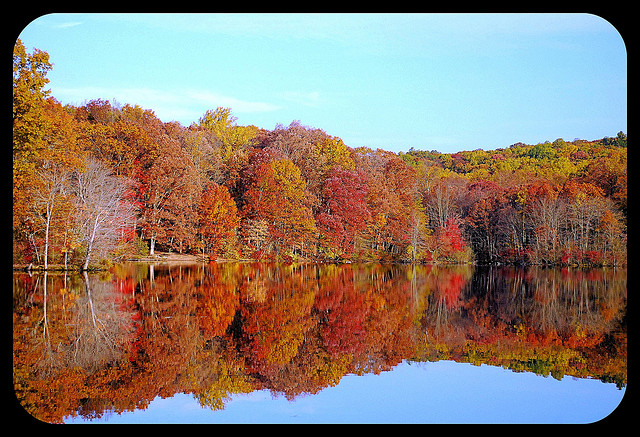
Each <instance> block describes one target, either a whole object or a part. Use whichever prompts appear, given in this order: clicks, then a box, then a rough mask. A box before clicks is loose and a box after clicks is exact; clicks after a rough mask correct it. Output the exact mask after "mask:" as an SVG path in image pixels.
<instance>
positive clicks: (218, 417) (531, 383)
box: [68, 361, 625, 423]
mask: <svg viewBox="0 0 640 437" xmlns="http://www.w3.org/2000/svg"><path fill="white" fill-rule="evenodd" d="M624 393H625V388H622V389H621V390H618V389H617V388H616V386H615V384H610V383H603V382H601V381H599V380H596V379H578V378H574V377H570V376H565V377H564V378H562V380H561V381H558V380H556V379H553V378H551V377H544V376H539V375H535V374H533V373H529V372H519V373H516V372H513V371H511V370H508V369H503V368H501V367H495V366H488V365H485V364H483V365H480V366H474V365H472V364H469V363H456V362H454V361H437V362H427V363H415V362H414V363H407V362H406V361H404V362H403V363H401V364H399V365H398V366H396V367H395V368H393V369H392V370H391V371H387V372H382V373H380V374H379V375H374V374H372V373H370V374H366V375H361V376H358V375H345V376H344V377H343V378H342V380H341V381H340V383H339V384H338V385H337V386H335V387H327V388H325V389H324V390H322V391H321V392H319V393H317V394H315V395H302V396H300V397H298V398H296V399H294V400H293V401H288V400H287V399H286V398H285V397H284V396H275V397H274V396H272V395H271V394H270V393H269V391H268V390H259V391H255V392H252V393H249V394H237V395H234V396H233V397H232V398H231V400H230V401H228V402H227V403H226V404H225V409H224V410H220V411H212V410H210V409H206V408H202V407H200V405H199V403H198V401H197V400H196V399H195V398H194V397H193V395H191V394H184V393H180V394H176V395H175V396H173V397H171V398H167V399H162V398H159V397H158V398H156V399H155V400H154V401H153V402H151V404H150V405H149V407H148V408H147V409H146V410H139V411H135V412H125V413H122V414H120V415H118V414H106V415H105V416H103V417H102V418H100V419H96V420H93V421H87V420H82V419H79V418H75V419H72V420H69V422H68V423H591V422H595V421H598V420H600V419H603V418H605V417H606V416H608V415H609V414H610V413H611V412H612V411H614V410H615V409H616V407H617V406H618V405H619V403H620V402H621V400H622V398H623V396H624Z"/></svg>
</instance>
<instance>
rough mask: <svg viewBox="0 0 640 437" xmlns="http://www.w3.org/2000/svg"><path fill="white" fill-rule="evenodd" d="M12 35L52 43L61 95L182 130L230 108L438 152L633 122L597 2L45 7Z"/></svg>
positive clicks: (578, 134) (268, 125) (619, 57)
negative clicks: (204, 9)
mask: <svg viewBox="0 0 640 437" xmlns="http://www.w3.org/2000/svg"><path fill="white" fill-rule="evenodd" d="M19 37H20V38H21V39H22V41H23V43H24V44H25V45H26V46H27V48H28V49H29V50H31V49H32V48H34V47H35V48H38V49H41V50H44V51H46V52H48V53H49V55H50V59H51V61H52V63H53V64H54V66H53V69H52V70H51V72H50V73H49V75H48V77H49V79H50V80H51V82H50V83H49V85H48V87H49V88H50V89H51V90H52V95H53V96H54V97H55V98H57V99H58V100H59V101H61V102H62V103H63V104H66V103H71V104H74V105H81V104H83V103H84V101H86V100H90V99H95V98H103V99H108V100H113V99H115V100H116V101H118V102H119V103H121V104H124V103H130V104H139V105H140V106H142V107H143V108H146V109H152V110H153V111H154V112H155V113H156V115H157V116H158V117H159V118H160V119H161V120H163V121H171V120H176V121H179V122H180V123H182V124H183V125H185V126H188V125H189V124H191V123H192V122H197V120H198V119H199V118H200V117H201V116H202V115H203V114H204V113H205V111H207V110H208V109H215V108H216V107H218V106H224V107H230V108H232V111H233V114H234V115H235V116H236V117H238V120H237V122H238V124H241V125H249V124H254V125H256V126H259V127H262V128H265V129H273V128H274V127H275V126H276V124H277V123H281V124H283V125H285V126H286V125H288V124H289V123H290V122H291V121H293V120H299V121H300V122H301V123H302V124H303V125H308V126H312V127H317V128H321V129H323V130H325V131H326V132H327V133H328V134H330V135H335V136H338V137H340V138H342V139H343V141H344V142H345V143H346V144H347V145H348V146H351V147H360V146H367V147H371V148H381V149H385V150H390V151H394V152H398V151H407V150H408V149H409V148H410V147H414V148H416V149H420V150H434V149H435V150H439V151H441V152H445V153H453V152H456V151H460V150H473V149H477V148H483V149H495V148H499V147H508V146H509V145H511V144H513V143H515V142H518V141H522V142H524V143H528V144H535V143H538V142H543V141H547V140H549V141H553V140H555V139H557V138H564V139H565V140H573V139H574V138H583V139H597V138H602V137H604V136H615V135H616V134H617V132H619V131H621V130H622V131H624V132H627V59H626V49H625V45H624V41H623V39H622V37H621V36H620V34H619V33H618V32H617V30H616V29H615V28H614V27H613V26H612V25H611V24H610V23H609V22H607V21H606V20H604V19H603V18H600V17H598V16H595V15H590V14H400V13H396V14H194V15H190V14H51V15H45V16H42V17H40V18H38V19H36V20H34V21H32V22H31V23H29V24H28V25H27V26H26V27H25V29H24V30H23V31H22V32H21V33H20V35H19Z"/></svg>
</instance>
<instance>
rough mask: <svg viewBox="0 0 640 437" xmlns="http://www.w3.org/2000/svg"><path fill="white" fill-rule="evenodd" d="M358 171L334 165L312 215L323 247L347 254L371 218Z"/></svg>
mask: <svg viewBox="0 0 640 437" xmlns="http://www.w3.org/2000/svg"><path fill="white" fill-rule="evenodd" d="M365 180H366V179H365V176H364V175H363V174H362V172H360V171H356V170H343V169H341V168H340V167H339V166H335V167H333V169H332V171H331V172H330V173H329V176H328V177H327V179H325V181H324V184H323V188H322V201H321V205H320V207H319V212H318V213H317V214H316V216H315V219H316V223H317V226H318V231H319V234H320V246H321V248H322V249H323V250H325V251H328V255H330V254H331V252H333V253H336V254H337V255H346V256H349V255H350V254H352V253H353V251H354V250H355V241H356V240H357V239H358V238H359V236H360V233H361V231H363V230H364V228H365V227H366V224H367V222H368V221H369V220H370V218H371V213H370V211H369V207H368V205H367V195H368V190H367V186H366V184H365Z"/></svg>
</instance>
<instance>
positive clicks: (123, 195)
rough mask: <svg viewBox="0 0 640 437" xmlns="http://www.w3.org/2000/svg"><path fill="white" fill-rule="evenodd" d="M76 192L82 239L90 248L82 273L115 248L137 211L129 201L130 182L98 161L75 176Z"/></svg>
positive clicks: (91, 163)
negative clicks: (91, 262) (94, 258)
mask: <svg viewBox="0 0 640 437" xmlns="http://www.w3.org/2000/svg"><path fill="white" fill-rule="evenodd" d="M74 189H75V194H76V196H77V202H78V205H77V221H78V233H79V240H80V241H81V242H82V243H84V244H85V245H86V253H85V255H84V261H83V265H82V270H87V269H88V267H89V261H90V260H91V257H92V256H94V255H96V256H100V255H106V254H107V253H108V252H109V251H110V250H112V249H113V248H114V247H115V245H116V243H117V240H118V237H119V236H120V235H121V233H122V229H123V228H124V227H126V226H127V225H128V224H130V223H131V222H132V221H133V220H134V218H135V213H136V208H135V205H134V204H133V203H131V202H130V201H129V200H128V199H127V197H128V183H127V181H126V179H124V178H122V177H118V176H114V175H112V172H111V170H110V169H109V168H107V167H106V166H105V165H104V164H102V163H100V162H99V161H97V160H95V159H89V160H88V162H87V166H86V168H85V170H84V171H82V172H77V173H76V174H75V178H74Z"/></svg>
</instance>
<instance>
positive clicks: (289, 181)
mask: <svg viewBox="0 0 640 437" xmlns="http://www.w3.org/2000/svg"><path fill="white" fill-rule="evenodd" d="M245 199H246V205H245V207H244V210H243V213H244V216H245V218H246V219H247V220H260V219H263V220H266V222H267V225H268V233H269V238H270V240H271V242H272V243H273V244H274V245H275V250H276V252H280V251H282V250H285V249H287V248H292V249H295V248H299V249H300V251H301V252H303V251H304V244H305V242H307V243H309V242H310V241H311V240H312V239H313V238H314V237H315V235H316V225H315V220H314V218H313V215H312V213H311V208H310V206H309V202H308V197H307V184H306V182H305V181H304V179H303V178H302V176H301V174H300V169H299V168H298V167H297V166H296V165H295V164H294V163H293V162H292V161H291V160H289V159H276V160H273V161H271V162H269V163H263V164H260V165H259V167H258V169H257V175H256V179H255V183H254V184H253V185H252V186H251V187H250V188H249V189H248V190H247V193H246V196H245ZM307 247H308V246H307Z"/></svg>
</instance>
